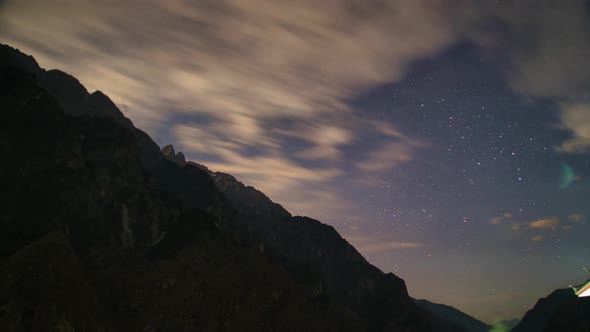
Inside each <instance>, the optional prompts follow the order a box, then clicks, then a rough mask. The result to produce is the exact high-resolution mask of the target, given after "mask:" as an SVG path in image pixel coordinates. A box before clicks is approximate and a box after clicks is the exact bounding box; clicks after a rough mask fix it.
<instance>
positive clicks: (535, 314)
mask: <svg viewBox="0 0 590 332" xmlns="http://www.w3.org/2000/svg"><path fill="white" fill-rule="evenodd" d="M512 331H513V332H541V331H543V332H553V331H554V332H560V331H576V332H587V331H590V298H587V297H586V298H580V297H577V296H576V295H575V293H574V291H573V290H571V289H558V290H556V291H554V292H553V293H551V294H549V295H548V296H547V297H544V298H542V299H539V301H538V302H537V303H536V304H535V306H534V307H533V308H532V309H531V310H529V311H527V312H526V314H525V315H524V317H523V318H522V320H521V322H520V323H519V324H518V325H517V326H515V327H514V328H513V329H512Z"/></svg>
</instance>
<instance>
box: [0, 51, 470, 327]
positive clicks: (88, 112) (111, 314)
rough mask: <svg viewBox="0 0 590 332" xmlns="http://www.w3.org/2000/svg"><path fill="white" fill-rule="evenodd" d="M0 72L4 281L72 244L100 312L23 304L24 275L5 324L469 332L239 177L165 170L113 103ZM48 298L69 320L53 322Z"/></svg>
mask: <svg viewBox="0 0 590 332" xmlns="http://www.w3.org/2000/svg"><path fill="white" fill-rule="evenodd" d="M0 72H1V74H2V75H0V88H1V89H2V90H0V97H1V99H0V104H1V105H2V108H1V109H2V116H3V120H5V121H3V122H2V127H1V129H2V137H0V138H1V141H2V144H1V145H0V148H2V150H1V151H0V152H1V153H2V155H3V156H7V159H6V160H5V162H3V163H2V164H1V165H0V167H2V168H1V169H0V177H1V180H2V183H3V188H4V190H3V194H4V195H5V196H6V197H3V202H4V203H5V204H4V205H3V207H2V219H1V220H0V231H1V232H0V240H1V241H0V243H1V245H0V259H2V262H0V265H1V266H2V267H5V269H4V270H3V275H4V272H5V273H7V274H8V275H12V273H13V272H14V273H15V275H21V276H22V278H24V279H27V278H30V277H31V276H32V275H36V274H38V273H40V271H42V270H38V269H37V268H41V266H38V264H36V263H28V261H27V260H28V258H23V259H24V260H25V261H24V262H23V263H22V264H21V263H20V262H18V263H14V264H13V263H10V262H12V261H13V260H17V261H18V260H19V258H18V257H29V256H27V255H21V253H22V250H25V249H26V248H29V247H30V246H33V248H44V246H45V243H47V242H46V241H50V242H51V241H54V240H55V239H57V240H55V241H57V242H60V243H63V242H64V241H66V240H67V241H66V244H65V246H66V247H67V246H70V247H71V248H73V252H74V254H75V256H77V257H78V259H79V262H80V264H81V265H82V266H83V268H84V270H85V271H88V273H89V275H84V276H82V277H80V278H78V277H76V278H75V279H76V280H77V282H80V283H86V284H88V285H89V286H88V287H89V289H90V290H92V291H93V292H95V293H96V294H97V295H96V297H95V298H94V297H93V295H92V296H91V295H88V298H87V300H88V301H90V302H92V301H97V302H98V304H97V305H98V309H97V312H96V313H95V315H94V314H93V315H90V314H89V316H83V315H82V314H80V315H82V316H78V314H77V313H74V312H73V311H68V310H69V309H68V310H66V309H64V308H67V307H68V306H67V303H66V302H67V301H69V300H67V299H68V298H69V297H67V296H66V297H64V298H59V297H56V295H51V294H55V293H52V292H53V291H52V290H51V289H52V288H51V287H50V286H47V288H40V289H39V292H37V293H36V294H41V295H39V296H41V297H37V295H34V294H33V295H32V296H31V297H28V298H26V299H22V298H20V295H19V294H20V293H19V291H18V289H19V288H18V287H21V286H19V285H21V283H20V281H19V280H20V279H18V278H17V279H11V278H12V277H10V278H8V279H7V280H5V281H6V283H4V284H2V285H3V286H2V287H3V288H1V289H0V294H2V295H3V297H2V298H9V299H11V300H10V301H12V302H11V303H12V304H11V306H10V307H9V309H2V310H4V311H3V312H2V313H3V315H2V316H0V323H1V324H2V325H0V326H9V325H4V323H6V324H8V323H10V324H12V323H15V322H16V323H15V324H24V323H23V322H24V320H23V319H22V317H23V315H25V316H27V315H40V316H38V317H39V319H40V322H45V323H46V324H49V323H51V324H58V323H59V324H65V325H68V324H70V325H72V324H73V325H74V326H72V327H76V326H92V322H94V321H101V322H104V325H103V327H104V329H106V330H109V329H110V328H114V329H115V330H132V331H136V330H145V331H150V330H164V331H168V330H175V329H176V330H186V329H189V330H191V329H192V330H215V331H218V330H225V331H233V330H236V331H276V330H292V331H307V330H318V331H323V330H338V331H344V330H347V331H462V330H463V329H461V328H460V327H458V326H456V325H453V324H452V323H449V322H447V321H444V320H441V319H438V318H436V317H435V316H433V315H432V314H430V313H428V312H427V311H425V310H423V309H421V308H418V307H417V306H416V305H414V303H413V302H412V301H411V299H410V297H409V296H408V293H407V290H406V286H405V283H404V281H403V280H401V279H400V278H398V277H397V276H395V275H393V274H391V273H389V274H384V273H382V272H381V271H380V270H379V269H377V268H376V267H374V266H372V265H371V264H369V263H368V262H367V261H366V260H365V259H364V258H363V257H362V255H360V253H358V251H357V250H356V249H354V247H352V246H351V245H350V244H349V243H348V242H346V241H345V240H344V239H343V238H342V237H341V236H340V235H339V234H338V233H337V232H336V230H335V229H334V228H333V227H331V226H328V225H325V224H322V223H321V222H319V221H317V220H313V219H310V218H306V217H292V216H291V215H290V214H289V213H288V212H287V211H286V210H285V209H283V208H282V207H281V206H280V205H278V204H275V203H274V202H272V201H271V200H270V199H268V197H266V196H265V195H264V194H263V193H261V192H259V191H257V190H256V189H254V188H252V187H246V186H244V185H243V184H241V183H240V182H238V181H237V180H236V179H235V178H233V177H232V176H231V175H228V174H223V173H211V172H208V171H207V170H206V168H205V167H204V166H200V165H195V164H192V163H187V164H186V165H182V163H180V165H179V164H178V161H179V159H180V156H179V155H178V153H176V152H175V151H173V150H170V151H168V152H165V153H166V154H168V157H170V156H172V155H174V162H172V161H170V160H168V159H167V158H166V156H165V155H164V154H163V153H162V152H161V151H160V148H159V147H158V146H157V145H156V144H155V143H154V142H153V141H152V140H151V138H150V137H149V136H148V135H147V134H146V133H144V132H143V131H141V130H139V129H136V128H135V127H134V126H133V124H132V123H131V121H129V119H127V118H125V117H124V116H123V114H122V113H121V112H120V111H119V110H118V109H117V107H116V106H115V105H114V104H113V103H112V101H110V99H108V97H106V96H105V95H104V94H102V93H100V92H94V93H92V94H89V93H88V92H87V90H86V89H85V88H84V87H83V86H82V85H81V84H80V83H79V82H78V81H77V80H76V79H75V78H73V77H72V76H70V75H68V74H65V73H63V72H60V71H45V70H43V69H41V68H39V66H38V65H37V63H36V62H35V61H34V59H33V58H32V57H30V56H26V55H24V54H22V53H20V52H19V51H18V50H15V49H13V48H11V47H9V46H5V45H0ZM261 166H263V165H261ZM50 234H61V235H56V236H53V237H51V238H49V239H48V238H47V237H48V236H50ZM63 238H65V239H66V240H63ZM39 241H41V242H39ZM38 245H39V246H38ZM67 250H69V251H71V250H70V249H67ZM67 250H66V251H67ZM37 251H38V252H39V255H40V254H41V253H44V254H46V255H47V257H46V259H47V260H48V261H50V262H51V261H52V260H54V259H59V257H58V256H56V255H55V254H52V251H46V250H44V249H38V250H37ZM74 254H72V255H74ZM31 264H32V265H31ZM17 266H24V267H26V266H32V267H33V269H32V270H27V269H26V268H23V269H20V268H17ZM13 269H14V271H13ZM55 276H56V277H55V278H57V279H58V280H55V281H56V282H58V283H61V282H63V281H64V280H62V279H61V278H62V277H61V274H55ZM19 278H20V277H19ZM24 279H23V280H24ZM78 279H79V280H78ZM27 280H28V279H27ZM31 280H37V281H36V282H40V283H42V282H44V279H34V278H33V279H31ZM51 280H54V279H51ZM32 282H34V281H32ZM52 282H53V281H52ZM39 286H42V285H39ZM171 288H174V289H176V290H175V291H173V292H172V293H167V292H168V290H169V289H171ZM64 291H66V290H64ZM84 292H85V291H84V290H83V291H82V293H81V294H84ZM72 296H73V295H72ZM42 298H48V299H49V300H48V301H49V307H51V305H55V306H56V308H58V309H59V310H57V309H56V310H54V311H51V312H52V313H51V314H50V315H49V316H46V314H47V311H46V310H48V309H47V308H48V307H47V306H43V305H40V304H39V301H41V299H42ZM73 298H75V297H73ZM81 305H82V303H81ZM3 308H4V307H3ZM62 309H63V310H62ZM6 310H8V311H7V312H6ZM74 316H75V317H74ZM27 317H28V316H27ZM35 317H37V316H35ZM19 322H20V323H19ZM149 322H151V323H149ZM148 323H149V324H148ZM39 324H41V323H39ZM142 324H143V325H142ZM40 326H41V325H40ZM46 327H47V328H46V329H45V330H47V329H49V326H46ZM23 328H25V329H26V328H27V326H23ZM100 329H101V326H96V330H100ZM38 330H43V329H38Z"/></svg>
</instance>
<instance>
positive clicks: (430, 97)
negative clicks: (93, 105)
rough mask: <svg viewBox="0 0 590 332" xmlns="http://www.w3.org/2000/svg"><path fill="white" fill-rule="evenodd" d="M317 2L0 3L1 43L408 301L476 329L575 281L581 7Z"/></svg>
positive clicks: (582, 161) (584, 82)
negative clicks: (327, 239)
mask: <svg viewBox="0 0 590 332" xmlns="http://www.w3.org/2000/svg"><path fill="white" fill-rule="evenodd" d="M289 3H290V4H289ZM318 3H320V2H318V1H291V2H287V1H285V2H283V1H264V0H247V1H231V0H227V1H199V2H195V3H193V2H192V1H182V0H173V1H125V2H123V3H120V2H119V1H100V2H93V1H80V0H61V1H57V0H56V1H33V0H25V1H23V0H18V1H16V0H15V1H11V0H8V1H3V2H0V42H2V43H7V44H9V45H11V46H13V47H17V48H19V49H21V50H22V51H23V52H25V53H28V54H32V55H33V56H35V58H36V59H37V60H38V62H39V63H40V65H41V66H42V67H45V68H47V69H50V68H59V69H61V70H63V71H66V72H68V73H70V74H72V75H74V76H75V77H77V78H78V79H79V80H80V81H81V83H82V84H84V85H85V86H86V87H87V88H88V89H89V90H91V91H94V90H101V91H103V92H105V93H106V94H107V95H109V96H110V97H111V98H112V99H113V101H114V102H115V103H117V105H118V106H119V107H120V108H121V110H122V111H123V112H124V113H125V114H126V115H127V116H128V117H129V118H131V119H132V120H133V121H134V123H135V125H136V126H137V127H139V128H141V129H144V130H145V131H147V132H148V133H149V134H150V135H151V136H152V137H153V138H154V139H155V140H156V142H157V143H158V144H160V145H161V146H163V145H165V144H174V146H175V147H176V149H177V150H180V151H183V152H184V153H185V154H186V156H187V157H188V159H191V160H194V161H197V162H199V163H202V164H205V165H207V166H208V167H209V168H210V169H212V170H216V171H224V172H228V173H230V174H232V175H234V176H236V177H237V178H238V179H239V180H241V181H243V182H244V183H246V184H248V185H253V186H255V187H256V188H258V189H260V190H261V191H263V192H265V193H266V194H267V195H268V196H269V197H270V198H271V199H273V200H274V201H276V202H278V203H280V204H282V205H283V206H285V207H286V208H287V209H288V210H290V211H291V212H292V213H293V214H301V215H308V216H311V217H313V218H316V219H319V220H321V221H323V222H325V223H328V224H331V225H333V226H334V227H335V228H336V229H337V230H338V231H339V232H340V233H341V234H342V235H343V236H344V237H345V238H346V239H347V240H348V241H349V242H351V243H352V244H353V245H355V247H356V248H357V249H358V250H359V251H360V252H361V253H362V254H363V255H364V256H365V257H366V258H367V259H368V260H369V261H370V262H371V263H373V264H375V265H376V266H377V267H379V268H380V269H382V270H383V271H385V272H394V273H395V274H397V275H398V276H400V277H402V278H403V279H404V280H405V281H406V284H407V286H408V290H409V292H410V295H411V296H413V297H415V298H426V299H429V300H431V301H435V302H441V303H445V304H449V305H452V306H455V307H457V308H459V309H460V310H463V311H465V312H467V313H468V314H471V315H473V316H474V317H476V318H478V319H481V320H483V321H485V322H488V323H491V322H493V321H495V320H498V319H510V318H520V317H522V315H523V314H524V312H525V311H526V310H528V309H530V308H531V307H532V306H533V305H534V303H535V302H536V301H537V299H538V298H539V297H543V296H546V295H547V294H548V293H550V292H551V291H553V290H554V289H556V288H563V287H567V286H568V285H569V284H579V283H580V282H581V281H583V280H584V278H585V277H586V275H585V274H584V272H583V271H582V268H583V267H588V266H590V242H589V241H588V238H589V237H590V225H588V219H587V216H590V65H589V64H588V59H590V4H589V3H588V2H584V1H573V0H572V1H533V0H531V1H514V3H513V2H510V1H451V0H449V1H364V2H362V3H360V2H359V1H321V4H318Z"/></svg>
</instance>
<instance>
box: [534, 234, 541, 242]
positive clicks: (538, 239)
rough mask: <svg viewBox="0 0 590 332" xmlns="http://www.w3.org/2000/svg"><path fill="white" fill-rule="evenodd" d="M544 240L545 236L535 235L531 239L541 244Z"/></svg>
mask: <svg viewBox="0 0 590 332" xmlns="http://www.w3.org/2000/svg"><path fill="white" fill-rule="evenodd" d="M543 239H544V237H543V235H534V236H533V237H531V241H534V242H539V241H542V240H543Z"/></svg>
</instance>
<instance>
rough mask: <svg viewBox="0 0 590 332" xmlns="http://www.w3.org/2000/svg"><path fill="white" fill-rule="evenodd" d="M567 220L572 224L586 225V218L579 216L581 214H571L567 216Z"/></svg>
mask: <svg viewBox="0 0 590 332" xmlns="http://www.w3.org/2000/svg"><path fill="white" fill-rule="evenodd" d="M567 218H568V219H569V220H570V221H573V222H575V223H577V224H584V223H586V222H585V220H586V216H585V215H583V214H581V213H573V214H570V215H569V216H567Z"/></svg>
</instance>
